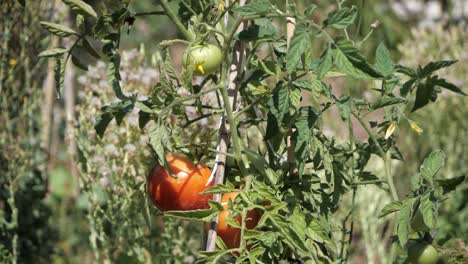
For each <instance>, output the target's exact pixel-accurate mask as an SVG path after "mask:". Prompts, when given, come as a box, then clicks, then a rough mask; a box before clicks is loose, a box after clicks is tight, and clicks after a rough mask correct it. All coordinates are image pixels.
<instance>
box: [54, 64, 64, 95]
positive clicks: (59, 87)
mask: <svg viewBox="0 0 468 264" xmlns="http://www.w3.org/2000/svg"><path fill="white" fill-rule="evenodd" d="M64 64H65V60H64V59H63V57H56V59H55V67H54V78H55V90H56V91H57V98H60V97H61V96H62V91H63V87H64V80H65V65H64Z"/></svg>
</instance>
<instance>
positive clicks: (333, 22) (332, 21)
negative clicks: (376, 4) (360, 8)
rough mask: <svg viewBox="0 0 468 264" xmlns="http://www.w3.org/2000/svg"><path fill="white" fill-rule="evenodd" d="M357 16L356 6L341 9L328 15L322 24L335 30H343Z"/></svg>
mask: <svg viewBox="0 0 468 264" xmlns="http://www.w3.org/2000/svg"><path fill="white" fill-rule="evenodd" d="M356 16H357V8H356V6H352V7H351V8H349V7H343V8H341V9H339V10H337V11H334V12H332V13H330V14H329V15H328V17H327V19H326V20H325V21H324V22H323V24H324V26H325V27H327V26H330V27H333V28H336V29H345V28H347V27H348V26H350V25H351V24H353V22H354V20H355V19H356Z"/></svg>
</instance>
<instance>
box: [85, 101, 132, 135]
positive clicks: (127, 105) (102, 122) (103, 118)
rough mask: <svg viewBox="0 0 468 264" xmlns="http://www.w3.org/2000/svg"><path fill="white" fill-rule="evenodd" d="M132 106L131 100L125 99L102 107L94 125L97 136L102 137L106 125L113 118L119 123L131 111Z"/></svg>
mask: <svg viewBox="0 0 468 264" xmlns="http://www.w3.org/2000/svg"><path fill="white" fill-rule="evenodd" d="M133 106H134V103H133V101H131V100H127V101H121V102H117V103H113V104H111V105H106V106H104V107H102V108H101V114H100V115H99V117H98V118H97V120H96V124H95V125H94V129H96V133H97V134H98V135H99V137H101V138H102V136H103V135H104V132H105V131H106V128H107V126H108V125H109V123H110V122H111V121H112V119H114V118H115V121H116V122H117V124H118V125H120V123H121V122H122V120H123V118H124V117H125V115H126V114H128V113H130V112H131V111H132V109H133Z"/></svg>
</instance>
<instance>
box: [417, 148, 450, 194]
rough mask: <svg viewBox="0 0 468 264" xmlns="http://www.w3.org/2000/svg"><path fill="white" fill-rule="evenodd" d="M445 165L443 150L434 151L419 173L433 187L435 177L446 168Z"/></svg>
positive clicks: (425, 160)
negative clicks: (443, 167)
mask: <svg viewBox="0 0 468 264" xmlns="http://www.w3.org/2000/svg"><path fill="white" fill-rule="evenodd" d="M444 163H445V153H444V152H443V151H441V150H436V151H433V152H432V153H431V154H429V156H428V157H427V158H426V159H424V162H423V164H422V165H421V168H420V169H419V171H420V172H421V176H423V177H424V179H426V180H427V181H428V182H429V183H430V184H431V186H432V185H433V184H434V176H435V175H436V174H437V172H438V171H439V170H440V168H442V166H444Z"/></svg>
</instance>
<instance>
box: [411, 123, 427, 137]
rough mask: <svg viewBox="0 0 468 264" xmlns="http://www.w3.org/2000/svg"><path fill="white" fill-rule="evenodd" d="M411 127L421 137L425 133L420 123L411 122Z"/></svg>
mask: <svg viewBox="0 0 468 264" xmlns="http://www.w3.org/2000/svg"><path fill="white" fill-rule="evenodd" d="M409 125H410V128H411V130H413V131H414V132H415V133H416V134H418V135H421V134H422V133H423V132H424V130H423V129H422V128H421V127H420V126H418V123H416V122H414V121H413V120H409Z"/></svg>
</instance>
